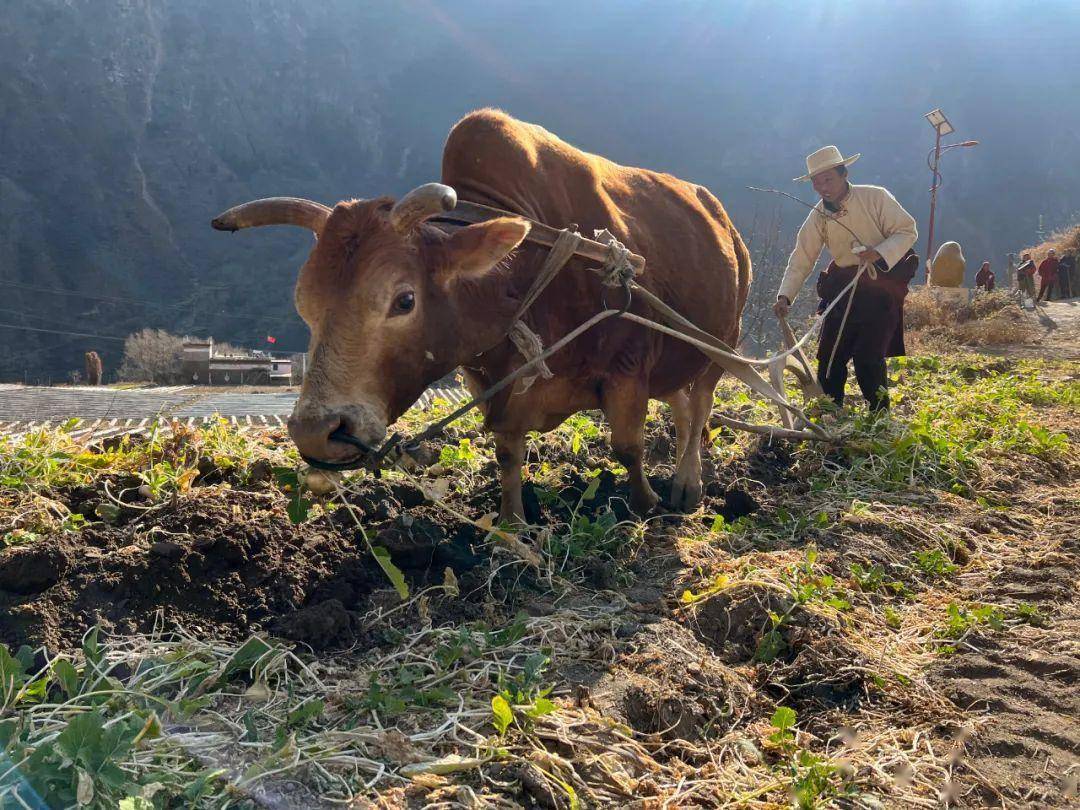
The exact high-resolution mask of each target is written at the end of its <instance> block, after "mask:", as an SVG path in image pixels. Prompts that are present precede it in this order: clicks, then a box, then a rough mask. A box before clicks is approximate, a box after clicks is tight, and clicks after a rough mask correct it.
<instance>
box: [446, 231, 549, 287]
mask: <svg viewBox="0 0 1080 810" xmlns="http://www.w3.org/2000/svg"><path fill="white" fill-rule="evenodd" d="M528 233H529V223H528V222H526V221H525V220H522V219H516V218H514V217H499V218H498V219H491V220H488V221H487V222H481V223H479V224H476V225H470V226H468V227H467V228H462V229H461V230H459V231H457V232H456V233H455V234H454V235H453V236H451V237H450V241H449V243H448V244H447V248H448V254H449V262H448V266H447V268H446V271H445V273H444V278H442V279H441V281H442V282H443V283H446V282H448V281H452V280H457V279H462V278H477V277H479V276H482V275H483V274H485V273H487V272H488V271H489V270H491V269H492V268H493V267H495V265H497V264H498V263H499V262H501V261H502V260H503V259H505V258H506V257H507V256H508V255H509V254H510V252H511V251H512V250H513V249H514V248H516V247H517V246H518V245H520V244H521V242H522V240H524V239H525V237H526V235H528Z"/></svg>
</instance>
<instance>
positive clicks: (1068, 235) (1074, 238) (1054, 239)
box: [1021, 222, 1080, 262]
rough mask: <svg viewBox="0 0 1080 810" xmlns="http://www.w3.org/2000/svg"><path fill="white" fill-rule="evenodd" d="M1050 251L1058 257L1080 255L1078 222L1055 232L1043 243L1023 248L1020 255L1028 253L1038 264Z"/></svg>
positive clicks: (1079, 226)
mask: <svg viewBox="0 0 1080 810" xmlns="http://www.w3.org/2000/svg"><path fill="white" fill-rule="evenodd" d="M1050 250H1054V251H1056V252H1057V255H1058V256H1064V255H1066V254H1069V253H1073V254H1076V253H1080V222H1078V223H1076V224H1075V225H1070V226H1068V227H1066V228H1062V229H1061V230H1059V231H1056V232H1055V233H1053V234H1052V235H1051V236H1050V238H1049V239H1047V240H1046V241H1045V242H1042V243H1040V244H1038V245H1035V246H1034V247H1029V248H1024V250H1023V251H1021V253H1030V254H1031V256H1032V258H1034V259H1035V261H1036V262H1040V261H1042V260H1043V259H1045V258H1046V254H1047V253H1048V252H1049V251H1050Z"/></svg>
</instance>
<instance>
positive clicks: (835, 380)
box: [817, 353, 889, 411]
mask: <svg viewBox="0 0 1080 810" xmlns="http://www.w3.org/2000/svg"><path fill="white" fill-rule="evenodd" d="M849 359H850V360H852V361H853V365H854V366H855V380H856V382H858V383H859V390H860V391H862V395H863V398H864V399H865V400H866V403H867V405H869V406H870V410H872V411H879V410H887V409H888V407H889V375H888V371H887V370H886V367H885V357H884V356H883V355H877V356H873V355H864V356H857V357H852V358H843V357H840V356H839V353H837V356H836V358H835V359H834V360H833V364H832V370H831V371H829V370H828V366H829V358H828V357H827V356H825V357H818V372H817V377H818V382H819V383H821V390H822V391H824V392H825V396H827V397H829V398H830V399H832V401H833V402H835V403H836V404H837V405H841V406H842V405H843V404H844V386H846V385H847V378H848V360H849Z"/></svg>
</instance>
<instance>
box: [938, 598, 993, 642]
mask: <svg viewBox="0 0 1080 810" xmlns="http://www.w3.org/2000/svg"><path fill="white" fill-rule="evenodd" d="M946 614H947V619H946V624H945V626H944V627H943V628H941V629H940V630H938V631H937V634H936V635H937V636H938V637H939V638H948V639H958V638H960V637H961V636H963V635H964V634H965V633H967V632H968V631H969V630H972V629H973V628H976V627H979V626H983V625H985V626H987V627H989V628H991V629H992V630H1004V629H1005V614H1004V613H1003V612H1002V610H1001V609H1000V608H997V607H995V606H994V605H974V606H970V607H967V608H965V607H961V606H960V605H958V604H956V602H950V603H949V606H948V607H947V608H946Z"/></svg>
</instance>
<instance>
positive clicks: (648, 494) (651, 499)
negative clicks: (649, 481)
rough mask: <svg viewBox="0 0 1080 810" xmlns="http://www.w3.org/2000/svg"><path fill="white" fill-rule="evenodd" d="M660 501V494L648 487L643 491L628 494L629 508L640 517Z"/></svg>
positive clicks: (650, 510)
mask: <svg viewBox="0 0 1080 810" xmlns="http://www.w3.org/2000/svg"><path fill="white" fill-rule="evenodd" d="M659 503H660V496H659V495H657V494H656V493H655V492H653V490H652V487H649V489H647V490H646V491H645V492H634V493H632V494H631V496H630V508H631V509H633V510H634V513H635V514H637V515H639V516H640V517H645V516H646V515H648V514H649V513H650V512H652V511H653V510H654V509H655V508H656V506H657V504H659Z"/></svg>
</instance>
